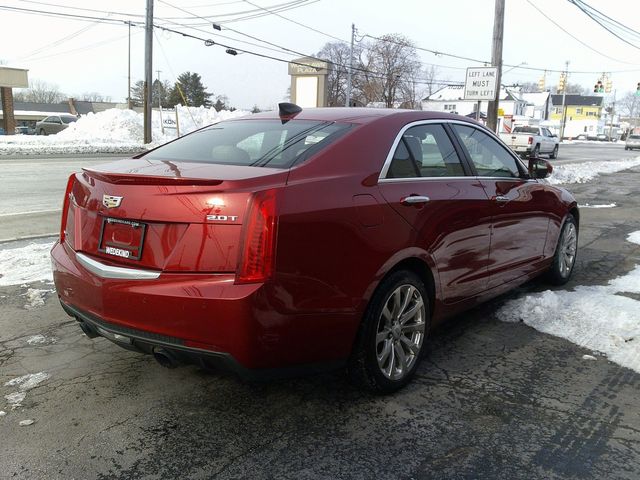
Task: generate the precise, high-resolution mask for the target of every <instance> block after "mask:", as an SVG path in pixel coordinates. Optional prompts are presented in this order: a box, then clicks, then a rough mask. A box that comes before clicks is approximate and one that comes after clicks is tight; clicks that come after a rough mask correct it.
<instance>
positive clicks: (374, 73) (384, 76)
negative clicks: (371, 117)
mask: <svg viewBox="0 0 640 480" xmlns="http://www.w3.org/2000/svg"><path fill="white" fill-rule="evenodd" d="M358 63H359V64H358V68H359V71H357V72H356V75H355V76H354V82H353V83H354V85H355V87H356V88H355V90H356V94H357V95H359V97H360V98H361V101H362V102H363V103H364V104H367V103H370V102H381V103H383V104H384V105H385V106H386V107H387V108H392V107H395V106H398V105H402V106H405V107H409V108H416V105H417V104H418V97H419V96H420V95H419V91H418V84H419V83H418V82H419V78H420V76H421V75H420V66H421V65H420V61H419V60H418V56H417V53H416V49H415V47H414V45H413V42H411V40H409V39H408V38H406V37H404V36H403V35H399V34H389V35H384V36H383V37H381V38H379V39H376V40H375V41H373V42H371V43H366V44H364V47H363V49H362V52H361V53H360V55H359V62H358Z"/></svg>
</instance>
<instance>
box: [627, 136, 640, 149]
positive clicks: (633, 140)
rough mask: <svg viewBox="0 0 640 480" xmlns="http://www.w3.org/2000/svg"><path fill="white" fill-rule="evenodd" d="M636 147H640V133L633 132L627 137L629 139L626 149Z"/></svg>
mask: <svg viewBox="0 0 640 480" xmlns="http://www.w3.org/2000/svg"><path fill="white" fill-rule="evenodd" d="M636 148H640V135H637V134H631V135H629V136H628V137H627V140H626V142H625V144H624V149H625V150H634V149H636Z"/></svg>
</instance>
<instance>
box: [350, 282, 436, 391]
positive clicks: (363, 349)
mask: <svg viewBox="0 0 640 480" xmlns="http://www.w3.org/2000/svg"><path fill="white" fill-rule="evenodd" d="M403 317H406V318H405V319H404V320H403ZM429 327H430V310H429V297H428V295H427V291H426V288H425V286H424V283H423V282H422V280H421V279H420V277H418V275H416V274H415V273H413V272H411V271H408V270H398V271H395V272H393V273H391V274H390V275H389V276H388V277H387V278H385V279H384V280H383V281H382V282H381V283H380V285H379V286H378V288H377V290H376V291H375V293H374V295H373V297H372V298H371V301H370V302H369V305H368V306H367V310H366V312H365V315H364V319H363V321H362V324H361V326H360V330H359V332H358V336H357V338H356V342H355V345H354V348H353V351H352V354H351V358H350V359H349V364H348V373H349V376H350V377H351V380H352V381H353V382H354V383H355V384H356V385H358V386H359V387H362V388H365V389H367V390H370V391H372V392H375V393H379V394H385V393H392V392H395V391H397V390H399V389H400V388H402V387H404V386H405V385H406V384H407V383H409V381H410V380H411V379H412V378H413V376H414V375H415V372H416V369H417V368H418V364H419V363H420V359H421V357H422V355H423V352H424V349H425V340H426V337H427V335H428V332H429Z"/></svg>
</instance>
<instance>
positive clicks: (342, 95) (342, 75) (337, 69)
mask: <svg viewBox="0 0 640 480" xmlns="http://www.w3.org/2000/svg"><path fill="white" fill-rule="evenodd" d="M349 52H350V47H349V45H347V44H345V43H341V42H329V43H326V44H325V45H324V47H322V50H320V51H319V52H318V54H317V55H316V57H318V58H319V59H322V60H325V61H327V62H329V64H330V67H331V68H330V70H329V75H327V105H328V106H329V107H343V106H344V104H345V102H346V98H347V94H346V92H347V75H348V68H349ZM357 55H358V53H357V51H356V53H355V54H354V57H357Z"/></svg>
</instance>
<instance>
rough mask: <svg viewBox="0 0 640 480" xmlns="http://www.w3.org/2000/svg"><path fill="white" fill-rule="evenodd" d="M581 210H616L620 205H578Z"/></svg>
mask: <svg viewBox="0 0 640 480" xmlns="http://www.w3.org/2000/svg"><path fill="white" fill-rule="evenodd" d="M578 206H579V207H580V208H615V207H617V206H618V205H616V204H615V203H607V204H605V205H589V204H588V203H585V204H584V205H578Z"/></svg>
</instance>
